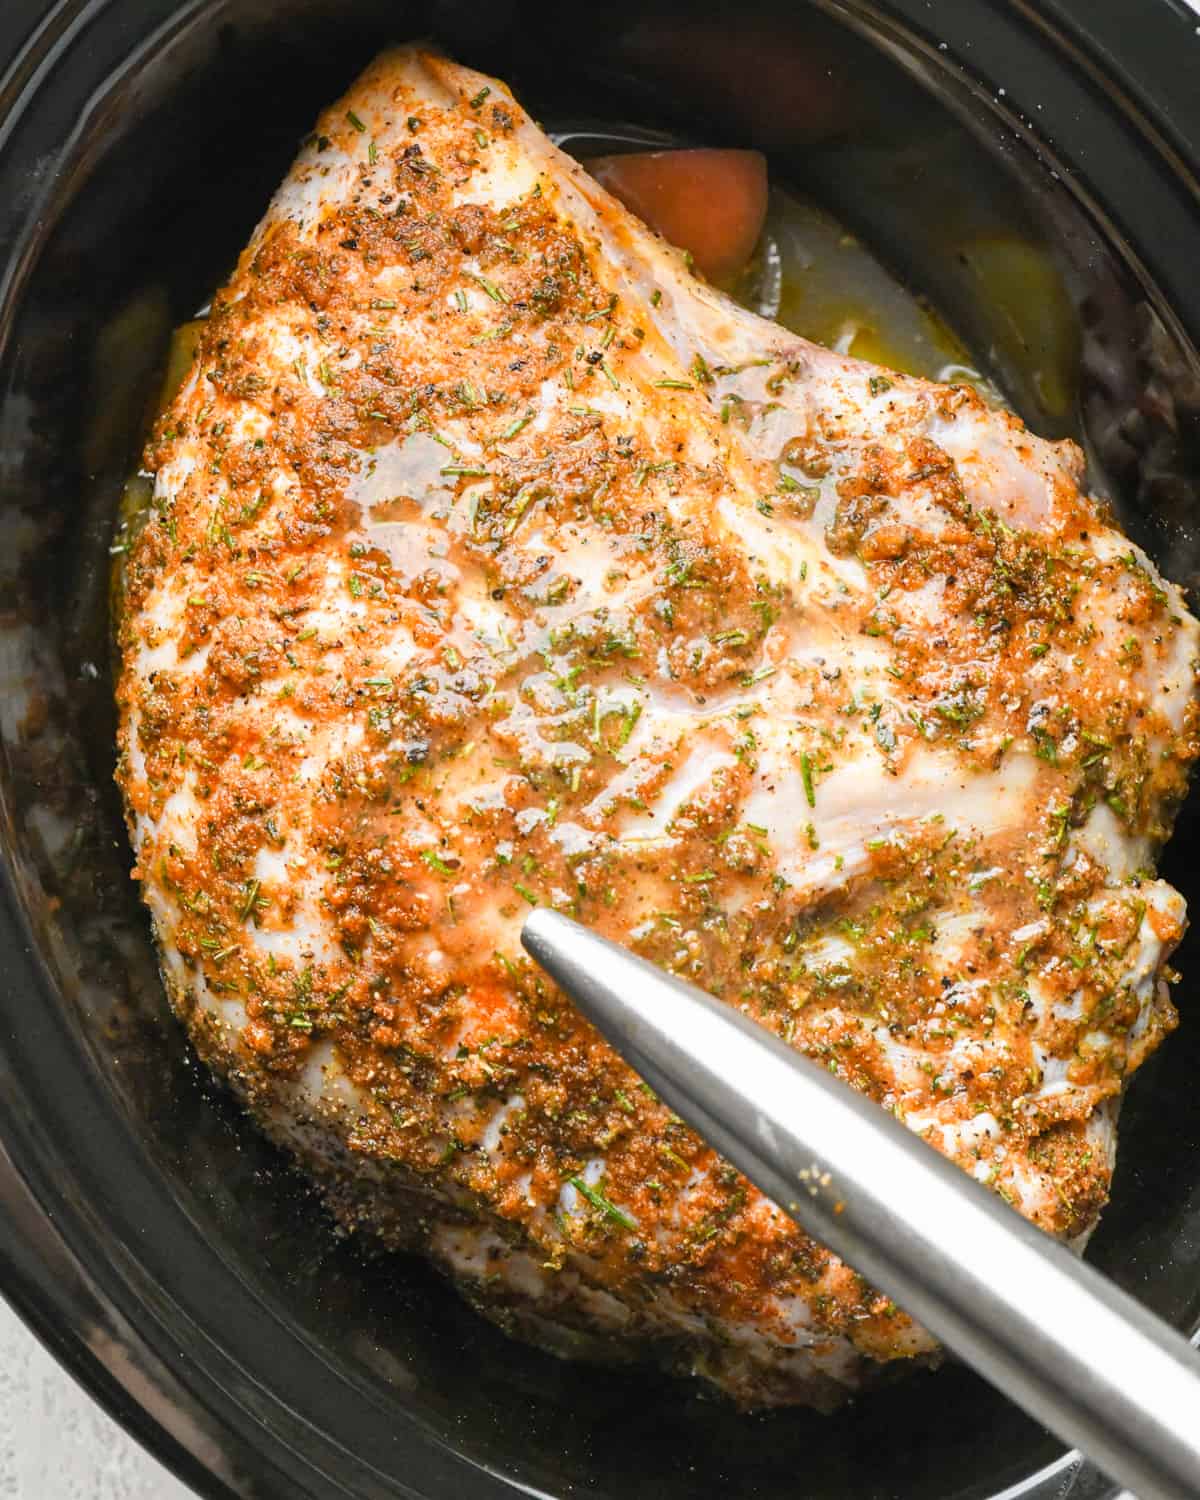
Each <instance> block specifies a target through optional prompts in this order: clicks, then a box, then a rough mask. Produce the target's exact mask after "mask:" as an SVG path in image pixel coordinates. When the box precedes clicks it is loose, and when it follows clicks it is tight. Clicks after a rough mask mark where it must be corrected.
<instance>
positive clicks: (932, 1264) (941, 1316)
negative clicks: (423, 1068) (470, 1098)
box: [521, 908, 1200, 1500]
mask: <svg viewBox="0 0 1200 1500" xmlns="http://www.w3.org/2000/svg"><path fill="white" fill-rule="evenodd" d="M521 941H522V943H523V944H524V946H525V948H526V950H527V951H528V953H529V954H530V955H531V957H533V958H534V959H535V960H536V961H537V962H538V963H539V964H540V965H541V966H542V968H544V969H545V970H546V972H547V973H548V974H549V975H550V977H551V978H552V979H553V980H554V981H555V982H556V983H557V984H558V985H559V986H560V987H561V988H562V989H563V990H564V991H565V993H566V994H567V995H568V996H569V997H570V998H571V999H572V1000H573V1001H574V1002H575V1004H576V1005H577V1006H578V1007H579V1009H580V1010H581V1011H582V1012H583V1014H584V1015H585V1016H586V1017H587V1018H588V1019H589V1020H590V1021H591V1022H592V1023H593V1024H594V1025H595V1026H596V1027H597V1029H598V1030H599V1031H600V1032H601V1033H602V1035H603V1036H604V1037H606V1038H607V1040H608V1041H609V1042H611V1043H612V1045H613V1046H614V1047H615V1048H616V1050H617V1051H618V1052H619V1053H621V1055H622V1056H623V1057H624V1058H625V1059H626V1061H627V1062H629V1063H630V1064H631V1065H632V1066H633V1067H634V1068H636V1069H637V1071H638V1072H639V1073H640V1074H641V1075H642V1076H643V1077H644V1078H645V1079H646V1081H647V1082H648V1083H649V1084H650V1086H651V1087H652V1088H653V1089H654V1090H655V1092H656V1093H657V1094H659V1096H660V1097H661V1098H662V1099H664V1100H665V1101H666V1103H667V1104H669V1105H670V1107H671V1108H672V1109H673V1110H675V1111H676V1112H677V1113H678V1114H679V1115H680V1116H681V1117H682V1118H683V1119H684V1120H686V1121H687V1122H688V1123H689V1124H690V1125H692V1126H694V1127H695V1129H697V1130H698V1131H699V1132H700V1133H701V1134H702V1135H703V1136H705V1137H706V1138H707V1140H708V1141H709V1142H710V1143H711V1144H712V1145H713V1146H714V1147H715V1148H716V1149H717V1150H718V1151H719V1152H720V1153H721V1155H722V1156H724V1157H725V1158H726V1159H727V1160H729V1161H731V1162H732V1163H733V1164H734V1165H735V1166H737V1167H738V1168H739V1169H740V1170H741V1171H742V1172H744V1173H745V1175H746V1176H747V1177H748V1178H749V1179H750V1181H751V1182H753V1183H754V1184H755V1185H756V1186H757V1187H759V1188H760V1189H761V1190H762V1191H763V1192H764V1193H766V1194H767V1196H768V1197H770V1198H772V1199H773V1200H774V1201H775V1202H776V1203H777V1204H778V1205H779V1206H780V1207H781V1208H782V1209H784V1210H786V1212H787V1213H788V1214H790V1215H791V1217H792V1218H794V1219H795V1220H796V1221H797V1223H799V1224H801V1225H803V1227H804V1228H805V1229H806V1230H808V1231H809V1233H810V1234H812V1235H813V1236H814V1237H815V1238H816V1239H818V1240H820V1241H821V1243H822V1244H824V1245H827V1246H828V1247H829V1248H830V1249H831V1250H833V1251H835V1252H836V1254H838V1255H839V1256H841V1257H842V1258H843V1259H844V1260H846V1261H847V1262H848V1263H849V1264H850V1265H851V1266H853V1267H854V1269H855V1270H857V1271H859V1272H861V1273H862V1274H863V1275H864V1276H866V1277H868V1278H869V1279H870V1280H871V1281H872V1282H873V1283H875V1284H876V1285H877V1286H878V1287H879V1288H880V1289H881V1290H883V1291H885V1292H886V1293H887V1294H888V1295H889V1296H891V1297H894V1298H895V1300H896V1301H897V1302H898V1303H899V1304H900V1305H901V1306H903V1307H904V1308H905V1309H906V1310H907V1311H908V1312H910V1313H911V1314H912V1315H913V1316H914V1317H915V1318H918V1319H919V1320H920V1321H921V1322H922V1323H923V1324H924V1325H925V1326H926V1327H927V1328H928V1329H929V1330H930V1331H931V1332H932V1333H934V1334H935V1335H936V1336H937V1337H938V1338H939V1339H941V1340H942V1341H943V1342H944V1343H945V1344H946V1345H947V1346H948V1347H949V1348H951V1349H953V1350H954V1351H955V1352H956V1353H957V1354H959V1355H960V1356H961V1357H962V1358H963V1359H964V1360H966V1361H967V1362H968V1363H969V1364H971V1365H972V1366H973V1367H974V1368H975V1369H976V1370H978V1371H979V1373H980V1374H981V1375H983V1376H984V1377H985V1378H986V1379H988V1380H989V1381H991V1383H992V1384H993V1385H995V1386H997V1387H998V1388H999V1389H1000V1390H1001V1391H1003V1392H1004V1393H1005V1394H1006V1395H1007V1396H1009V1397H1010V1398H1011V1399H1012V1400H1013V1401H1015V1402H1016V1403H1017V1404H1018V1405H1019V1406H1022V1407H1023V1408H1024V1409H1025V1410H1026V1411H1027V1412H1029V1414H1030V1415H1031V1416H1033V1417H1035V1418H1036V1419H1037V1420H1038V1421H1041V1422H1043V1423H1045V1425H1046V1426H1047V1427H1049V1428H1050V1429H1051V1430H1052V1431H1053V1432H1055V1433H1056V1434H1057V1435H1058V1436H1059V1437H1060V1438H1062V1439H1064V1440H1065V1441H1066V1442H1068V1443H1070V1444H1072V1445H1076V1446H1078V1447H1079V1448H1080V1449H1081V1450H1082V1451H1083V1452H1084V1453H1085V1454H1086V1455H1088V1456H1089V1457H1090V1458H1092V1459H1093V1460H1094V1461H1095V1462H1096V1463H1097V1464H1098V1465H1099V1466H1100V1468H1101V1469H1103V1470H1104V1471H1105V1472H1106V1473H1107V1474H1109V1475H1111V1476H1112V1478H1114V1479H1115V1480H1117V1481H1118V1482H1119V1483H1121V1484H1124V1485H1127V1486H1128V1487H1129V1488H1130V1489H1131V1490H1132V1491H1133V1492H1134V1494H1136V1495H1137V1496H1138V1497H1140V1500H1196V1497H1200V1356H1198V1355H1197V1353H1196V1351H1195V1350H1194V1349H1193V1348H1192V1347H1191V1345H1190V1344H1189V1343H1188V1342H1187V1340H1186V1339H1184V1338H1183V1337H1182V1336H1181V1335H1180V1334H1178V1333H1176V1332H1175V1331H1174V1329H1172V1328H1170V1327H1169V1326H1168V1325H1167V1324H1166V1323H1164V1322H1163V1321H1162V1320H1161V1319H1159V1318H1157V1317H1155V1316H1154V1315H1153V1314H1152V1313H1150V1312H1148V1311H1147V1310H1146V1309H1145V1308H1143V1307H1141V1306H1140V1305H1139V1304H1138V1303H1137V1302H1135V1301H1134V1300H1133V1298H1132V1297H1129V1296H1127V1295H1126V1294H1125V1293H1124V1292H1122V1291H1120V1290H1119V1289H1118V1288H1117V1287H1116V1286H1114V1285H1113V1284H1112V1282H1110V1281H1108V1280H1107V1279H1106V1278H1105V1277H1104V1276H1102V1275H1101V1274H1100V1273H1099V1272H1097V1271H1095V1270H1093V1269H1092V1268H1091V1267H1090V1266H1088V1265H1085V1264H1084V1263H1083V1262H1082V1261H1079V1260H1077V1259H1076V1258H1075V1257H1074V1256H1073V1255H1072V1254H1071V1252H1070V1251H1069V1250H1067V1249H1066V1248H1065V1247H1064V1246H1063V1245H1061V1244H1059V1243H1057V1242H1056V1241H1055V1240H1052V1239H1051V1238H1050V1237H1049V1236H1048V1235H1045V1234H1043V1233H1042V1232H1041V1231H1040V1230H1038V1229H1035V1228H1034V1227H1033V1226H1032V1225H1031V1224H1029V1223H1027V1222H1026V1220H1024V1219H1023V1218H1022V1217H1021V1216H1020V1215H1019V1214H1018V1213H1017V1212H1016V1211H1015V1210H1013V1209H1011V1208H1009V1207H1008V1206H1007V1205H1006V1204H1005V1203H1004V1202H1002V1201H1001V1199H1000V1198H998V1197H997V1196H996V1195H995V1194H994V1193H991V1192H989V1191H988V1190H987V1189H986V1188H984V1187H982V1186H981V1185H980V1184H979V1183H977V1182H975V1181H974V1180H972V1178H970V1177H969V1176H968V1175H967V1174H966V1173H965V1172H963V1171H961V1170H960V1169H959V1168H958V1167H957V1166H955V1165H954V1164H953V1163H952V1162H950V1161H948V1160H947V1159H946V1158H945V1157H943V1156H941V1155H940V1154H939V1153H938V1152H937V1151H936V1150H934V1148H933V1147H931V1146H929V1145H927V1144H926V1143H925V1142H924V1141H922V1140H921V1139H920V1137H918V1136H916V1135H915V1134H913V1132H911V1131H910V1130H908V1129H907V1128H906V1127H905V1126H904V1125H902V1124H901V1123H900V1122H899V1121H898V1120H896V1119H894V1118H893V1117H892V1116H891V1115H889V1114H887V1113H886V1112H885V1111H884V1110H882V1109H880V1108H879V1106H878V1105H876V1104H874V1103H873V1102H872V1101H871V1100H869V1099H867V1098H864V1097H863V1096H862V1095H860V1094H857V1093H855V1092H854V1091H853V1090H852V1089H851V1088H850V1087H849V1086H848V1085H846V1084H844V1083H841V1082H840V1081H839V1080H838V1079H837V1078H835V1077H833V1076H832V1075H831V1074H830V1073H828V1072H827V1071H825V1070H824V1069H822V1068H819V1067H817V1066H816V1065H815V1064H814V1063H812V1062H810V1061H809V1060H808V1059H807V1058H805V1057H803V1056H801V1055H799V1054H798V1053H796V1052H794V1051H793V1050H792V1049H791V1048H789V1047H787V1046H786V1045H785V1044H784V1043H783V1042H781V1041H779V1040H777V1039H776V1038H775V1037H773V1036H772V1035H771V1034H770V1033H769V1032H767V1031H765V1030H764V1029H763V1028H762V1027H760V1026H758V1025H756V1024H755V1023H754V1022H753V1021H750V1020H748V1019H747V1018H745V1017H744V1016H741V1015H740V1014H738V1013H737V1012H736V1011H735V1010H733V1009H732V1008H731V1007H729V1006H727V1005H724V1004H722V1003H721V1002H720V1001H718V1000H715V999H714V998H713V997H712V996H711V995H706V994H705V993H704V992H703V991H701V990H698V989H696V988H695V987H694V986H693V985H690V984H686V983H684V982H683V981H681V980H679V979H675V978H673V977H672V976H671V975H668V974H666V973H664V972H663V971H662V970H661V969H658V968H656V967H655V966H654V965H653V964H650V963H647V962H646V961H645V960H644V959H641V958H637V957H636V956H635V955H633V954H632V953H629V952H628V951H626V950H625V949H624V948H621V947H618V946H617V945H616V944H614V943H610V942H608V941H607V940H606V939H605V938H601V937H598V936H597V935H596V934H595V933H593V932H590V931H589V930H588V929H587V928H586V927H581V926H580V925H579V924H578V923H577V922H573V921H571V920H570V919H569V918H567V917H564V916H562V915H560V914H559V913H557V912H554V911H550V910H548V909H546V908H539V909H538V910H536V911H534V912H533V913H531V915H530V916H529V918H528V920H527V921H526V923H525V928H524V931H523V932H522V934H521Z"/></svg>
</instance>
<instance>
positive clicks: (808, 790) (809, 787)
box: [800, 750, 817, 807]
mask: <svg viewBox="0 0 1200 1500" xmlns="http://www.w3.org/2000/svg"><path fill="white" fill-rule="evenodd" d="M800 780H801V781H802V782H803V783H804V800H805V801H806V802H807V803H808V805H809V807H816V805H817V794H816V790H815V788H814V787H813V773H812V761H811V760H810V759H809V755H808V751H807V750H802V751H801V752H800Z"/></svg>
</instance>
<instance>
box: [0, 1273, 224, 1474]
mask: <svg viewBox="0 0 1200 1500" xmlns="http://www.w3.org/2000/svg"><path fill="white" fill-rule="evenodd" d="M0 1500H194V1496H193V1494H192V1491H191V1490H190V1489H188V1488H187V1486H186V1485H183V1484H180V1482H179V1481H178V1480H177V1479H174V1478H172V1476H171V1475H170V1474H168V1473H167V1471H166V1470H165V1469H164V1468H163V1467H162V1465H161V1464H159V1463H156V1462H155V1460H154V1459H152V1458H151V1457H150V1455H149V1454H148V1453H145V1452H143V1451H142V1449H141V1448H140V1447H139V1446H138V1444H137V1443H135V1442H134V1441H133V1439H132V1438H131V1437H128V1436H127V1435H126V1434H125V1433H124V1432H123V1431H122V1429H121V1428H119V1427H118V1426H117V1424H116V1423H115V1422H113V1421H112V1420H110V1418H108V1417H107V1416H105V1414H104V1413H103V1412H102V1411H101V1410H100V1408H99V1407H98V1406H97V1405H96V1403H95V1402H94V1401H93V1400H92V1398H91V1397H90V1396H89V1395H87V1393H86V1392H85V1391H84V1390H83V1389H82V1388H81V1387H80V1386H78V1385H76V1383H75V1382H74V1380H72V1379H71V1377H70V1376H69V1375H68V1374H67V1373H66V1371H65V1370H63V1369H62V1368H61V1367H60V1366H59V1365H57V1364H56V1363H55V1362H54V1360H53V1359H51V1357H50V1355H49V1354H47V1353H46V1351H45V1350H44V1349H43V1348H42V1346H41V1344H39V1343H38V1341H37V1340H36V1339H35V1338H34V1336H33V1335H32V1334H31V1333H30V1332H29V1331H28V1330H27V1329H26V1327H25V1325H24V1324H23V1323H22V1322H21V1320H20V1319H19V1318H18V1317H17V1315H16V1313H14V1312H13V1311H12V1309H11V1308H10V1307H9V1306H8V1304H7V1303H6V1302H5V1301H3V1299H0Z"/></svg>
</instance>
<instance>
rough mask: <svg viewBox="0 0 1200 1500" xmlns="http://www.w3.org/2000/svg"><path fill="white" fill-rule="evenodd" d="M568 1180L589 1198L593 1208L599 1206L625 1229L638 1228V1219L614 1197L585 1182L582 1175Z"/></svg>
mask: <svg viewBox="0 0 1200 1500" xmlns="http://www.w3.org/2000/svg"><path fill="white" fill-rule="evenodd" d="M567 1181H568V1182H569V1183H570V1184H571V1186H572V1187H573V1188H574V1189H575V1191H576V1192H577V1193H579V1194H580V1195H581V1196H582V1197H584V1198H586V1199H587V1201H588V1202H589V1203H590V1204H591V1205H592V1207H593V1208H598V1209H599V1210H600V1212H601V1213H602V1214H603V1215H604V1216H605V1218H607V1219H611V1220H612V1221H613V1223H614V1224H620V1225H621V1227H622V1228H623V1229H629V1230H634V1229H636V1228H637V1223H636V1221H635V1220H633V1219H631V1218H630V1217H629V1215H628V1214H627V1213H625V1212H624V1210H623V1209H620V1208H618V1207H617V1205H616V1204H615V1203H614V1202H613V1201H612V1199H611V1198H609V1197H607V1196H606V1195H605V1194H604V1193H603V1192H602V1191H601V1190H600V1189H599V1188H594V1187H591V1186H590V1185H589V1184H588V1183H586V1182H584V1180H583V1178H582V1177H568V1179H567Z"/></svg>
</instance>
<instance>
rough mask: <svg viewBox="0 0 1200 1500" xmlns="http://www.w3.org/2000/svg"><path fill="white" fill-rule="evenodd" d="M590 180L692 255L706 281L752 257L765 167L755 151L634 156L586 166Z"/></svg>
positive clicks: (763, 203) (762, 212) (762, 208)
mask: <svg viewBox="0 0 1200 1500" xmlns="http://www.w3.org/2000/svg"><path fill="white" fill-rule="evenodd" d="M585 165H586V167H587V169H588V171H589V172H591V174H592V176H593V177H595V178H596V180H597V181H598V182H599V183H600V184H601V185H602V186H603V187H606V188H607V189H608V191H609V192H610V193H612V195H613V196H614V197H615V198H619V199H620V200H621V202H622V203H623V204H624V205H625V206H626V208H628V209H631V210H632V211H633V212H634V213H635V214H637V216H638V217H639V218H640V219H644V220H645V222H646V223H647V224H649V226H650V227H651V229H656V230H657V231H658V233H659V234H661V235H662V236H663V238H664V239H667V240H670V242H671V243H672V244H673V245H678V246H679V248H680V249H681V250H688V251H690V252H691V254H692V258H693V259H694V261H695V263H696V266H697V268H698V269H699V270H700V271H701V272H702V273H703V274H704V275H705V276H707V277H708V279H709V280H710V281H724V280H726V279H727V278H728V277H730V276H734V275H736V274H737V272H738V271H740V270H741V269H742V267H743V266H744V265H745V264H746V262H747V261H748V260H749V259H750V256H751V255H752V254H753V253H754V247H755V245H756V244H757V242H758V237H759V235H760V234H761V233H762V227H763V220H764V219H765V218H766V213H767V164H766V161H765V160H764V159H763V157H762V155H761V154H760V153H759V152H757V151H724V150H716V149H711V148H699V149H696V150H680V151H635V152H631V153H629V154H628V155H624V156H598V157H594V158H593V159H592V160H591V161H588V162H586V163H585Z"/></svg>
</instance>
